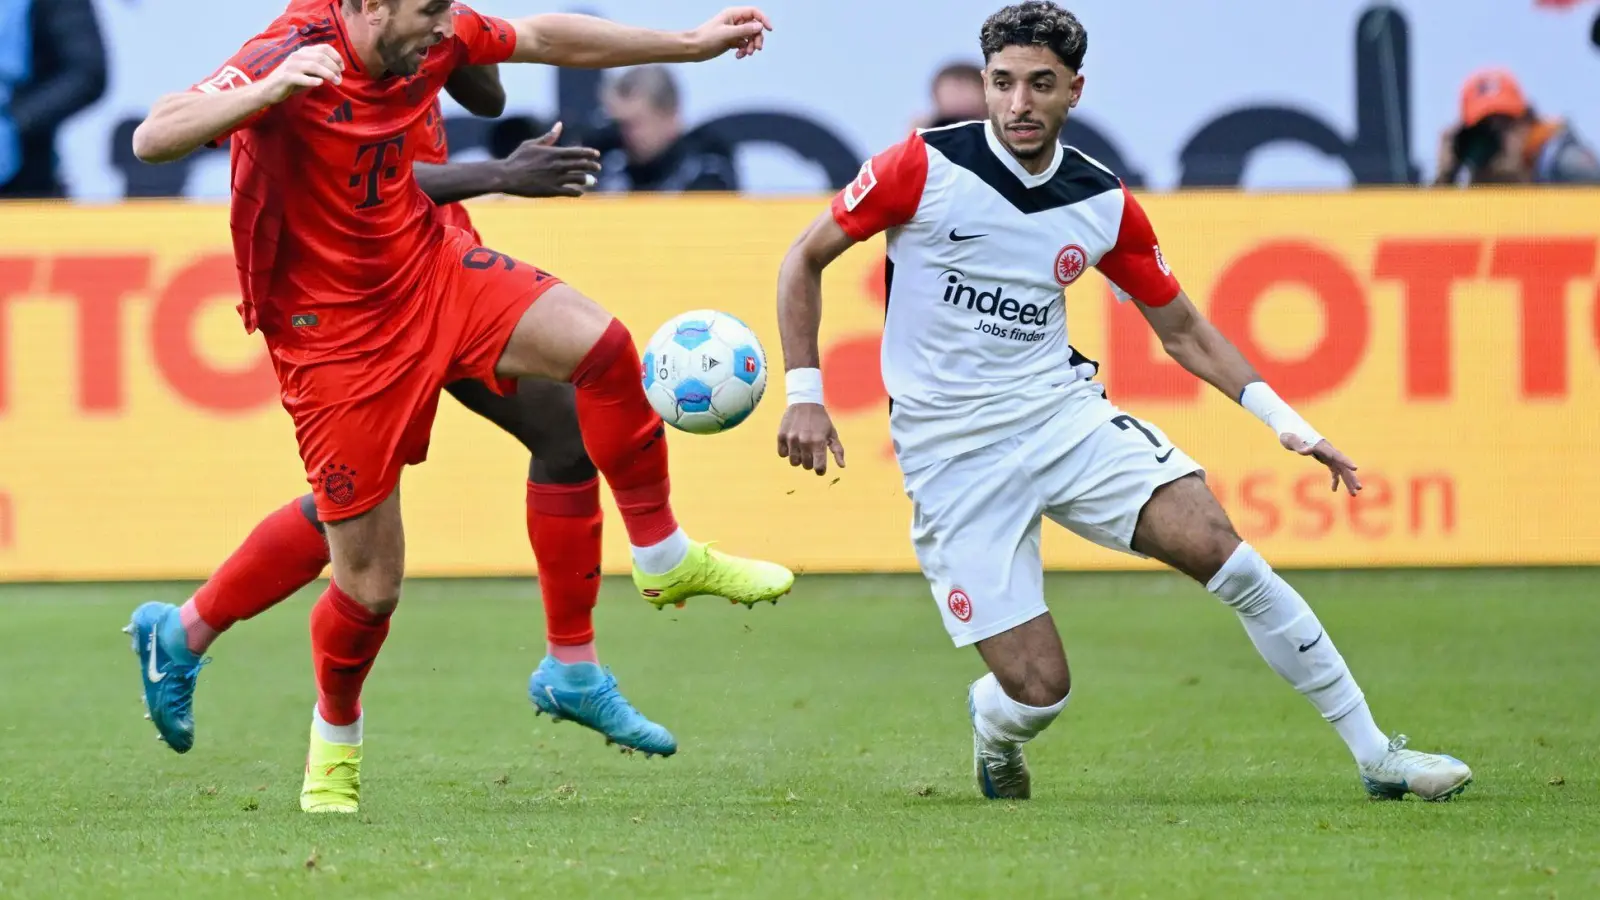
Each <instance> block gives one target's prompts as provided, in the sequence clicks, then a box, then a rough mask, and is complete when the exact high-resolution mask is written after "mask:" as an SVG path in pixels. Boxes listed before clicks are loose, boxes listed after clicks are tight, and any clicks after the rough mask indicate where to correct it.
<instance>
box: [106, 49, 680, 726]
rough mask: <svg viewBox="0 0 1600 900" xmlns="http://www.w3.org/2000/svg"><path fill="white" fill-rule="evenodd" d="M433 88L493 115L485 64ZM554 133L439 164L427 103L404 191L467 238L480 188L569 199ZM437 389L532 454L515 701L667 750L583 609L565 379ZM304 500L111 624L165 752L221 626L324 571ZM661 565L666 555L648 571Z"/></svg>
mask: <svg viewBox="0 0 1600 900" xmlns="http://www.w3.org/2000/svg"><path fill="white" fill-rule="evenodd" d="M445 90H446V91H447V92H448V93H449V94H450V95H451V96H452V97H453V98H455V99H456V101H457V102H459V103H460V104H461V105H462V106H463V107H465V108H466V109H467V110H468V111H469V112H472V113H473V114H475V115H480V116H487V117H492V116H497V115H499V114H500V113H501V112H502V111H503V110H504V108H505V99H506V98H505V90H504V88H503V87H501V85H500V80H499V77H498V72H497V71H496V67H493V66H489V67H466V68H461V69H458V70H457V71H456V72H455V73H454V74H453V75H452V76H451V77H450V80H449V81H448V82H447V83H446V85H445ZM559 137H560V124H559V123H558V124H557V126H556V128H555V129H552V131H551V132H550V133H549V134H547V135H545V136H544V137H541V138H538V139H534V140H529V141H526V142H524V143H523V144H522V145H521V146H519V147H518V148H516V149H515V150H514V151H512V153H511V154H510V155H509V156H508V157H507V158H505V159H503V160H492V161H486V162H470V163H451V162H449V143H448V139H447V137H446V134H445V130H444V119H443V113H442V110H440V109H439V107H438V104H437V102H435V106H434V110H433V112H432V113H430V114H429V115H428V116H427V117H426V118H425V119H424V120H423V122H422V123H421V126H420V127H419V128H418V130H417V132H416V136H415V139H416V141H417V146H418V151H417V161H416V176H417V184H418V186H419V187H421V188H422V191H423V193H425V194H427V195H428V197H429V199H431V200H433V201H434V202H435V203H436V204H438V205H439V214H440V216H441V218H443V219H444V221H445V222H446V223H447V224H450V225H454V226H456V227H458V228H461V229H462V230H464V231H469V232H472V233H473V235H474V240H478V238H477V232H476V230H475V228H474V227H473V225H472V219H471V217H470V216H469V215H468V213H467V210H466V208H465V207H464V206H462V205H461V203H460V201H461V200H465V199H470V198H471V197H477V196H482V195H485V194H491V193H506V194H510V195H514V196H519V197H576V196H582V194H583V192H584V188H585V182H584V179H585V178H592V177H593V174H594V173H595V172H597V171H598V170H599V161H598V160H599V154H598V152H596V151H594V150H590V149H588V148H578V147H557V146H554V144H555V142H556V140H558V139H559ZM445 389H446V390H447V391H448V392H449V393H450V394H451V395H452V396H454V397H455V398H456V399H457V400H458V401H459V402H460V403H461V404H462V405H464V406H466V407H467V408H468V409H470V410H472V411H473V412H475V413H477V414H478V415H480V416H483V417H484V418H486V419H488V420H489V421H491V422H493V423H494V424H496V425H498V426H499V427H500V428H501V429H503V430H505V431H506V432H507V433H508V434H510V435H512V436H513V437H515V438H516V439H517V440H518V441H520V442H521V443H522V444H523V446H524V447H526V448H527V449H528V451H529V452H530V453H531V454H532V456H533V460H532V462H531V464H530V465H529V473H528V483H527V491H526V498H527V528H528V540H529V543H530V544H531V546H532V548H533V553H534V558H535V560H536V561H537V563H538V570H539V588H540V595H541V598H542V600H543V606H544V613H545V637H546V643H547V646H548V648H549V649H548V655H547V656H546V658H545V659H544V661H543V662H542V663H541V664H540V666H539V667H538V669H537V670H536V671H535V672H534V673H533V675H532V676H531V677H530V679H529V697H530V698H531V700H532V702H533V703H534V704H535V706H536V708H537V710H538V711H540V712H545V713H549V714H550V715H551V716H553V717H558V718H560V719H570V720H572V721H575V722H578V723H580V724H583V725H585V726H587V727H590V728H593V729H595V730H596V731H598V732H600V733H601V734H603V735H604V736H605V737H606V738H607V739H608V740H609V741H612V742H614V743H617V744H619V745H621V746H623V747H625V748H627V749H630V750H637V751H641V752H644V753H646V754H655V753H662V754H671V753H673V752H675V751H676V749H677V741H676V739H675V738H674V737H673V736H672V733H671V732H670V731H668V730H667V729H666V728H664V727H662V726H660V725H658V724H656V723H654V722H651V721H650V720H649V719H647V718H645V717H644V716H643V715H641V714H639V713H638V711H637V710H635V709H633V707H632V705H631V704H629V703H628V702H627V701H626V699H625V698H622V697H621V696H620V692H619V691H618V689H617V686H616V680H615V678H613V677H612V676H611V675H610V674H609V673H607V672H605V671H604V670H602V669H601V667H600V665H599V657H598V654H597V651H596V648H595V635H594V619H593V612H594V606H595V601H596V599H597V598H598V595H599V590H600V579H599V568H600V559H601V532H602V516H601V511H600V485H599V479H598V478H597V477H596V472H595V468H594V464H593V463H592V462H590V460H589V457H588V455H587V454H586V453H585V452H584V449H583V438H582V435H581V433H580V431H579V427H578V417H577V410H576V405H575V397H574V393H575V391H574V390H573V387H572V385H570V384H565V383H560V382H554V381H545V380H541V379H533V378H529V379H523V380H521V381H520V382H518V385H517V390H516V393H515V394H514V395H513V396H502V395H500V394H498V393H496V392H495V391H493V390H491V389H489V388H488V387H487V386H485V385H484V384H483V383H482V382H478V381H472V380H465V381H458V382H454V383H452V384H450V385H447V386H446V388H445ZM315 500H316V498H315V496H314V495H311V494H307V495H305V496H303V497H301V498H299V499H298V500H296V501H292V502H290V503H288V504H287V505H285V506H284V507H282V508H280V509H278V510H276V511H274V512H273V513H272V514H271V515H269V516H267V517H266V518H265V519H263V520H262V521H261V522H260V523H259V524H258V525H257V526H256V527H255V528H254V529H252V530H251V532H250V534H249V536H248V537H247V538H246V539H245V542H244V544H243V545H241V546H240V547H239V548H238V549H237V550H235V551H234V552H233V553H232V554H230V555H229V557H228V558H227V560H226V561H225V562H224V563H223V564H222V565H221V566H220V567H219V568H218V569H217V570H216V572H215V573H214V574H213V575H212V577H211V578H210V579H209V580H207V581H206V583H205V584H203V585H201V587H200V589H199V590H198V591H196V592H195V594H194V596H192V597H191V598H190V599H189V600H188V602H186V603H184V605H183V606H182V607H181V608H179V607H177V606H174V605H172V604H170V603H158V602H157V603H148V604H145V605H143V606H142V607H140V609H138V610H136V611H135V612H134V616H133V623H132V624H130V625H129V626H128V627H127V629H125V630H126V631H127V632H128V633H130V634H134V635H135V636H136V641H135V646H136V649H140V650H141V651H142V653H141V658H140V660H139V672H140V677H141V681H142V682H143V686H144V690H145V693H146V695H147V696H146V707H147V709H148V711H149V712H148V718H150V719H152V720H153V723H154V724H155V726H156V730H157V733H158V734H159V735H160V737H161V739H162V740H163V741H164V742H165V743H166V744H167V746H169V747H170V748H172V749H173V750H174V751H176V752H178V753H186V752H188V751H189V750H190V749H191V748H192V747H193V745H194V730H195V723H194V715H193V696H194V690H195V684H196V681H197V679H198V677H199V670H200V668H201V657H202V656H203V655H204V654H205V653H206V651H207V650H209V649H210V647H211V645H212V643H213V642H214V641H215V640H216V639H217V637H218V636H219V635H220V634H221V633H222V632H224V631H227V630H228V629H229V628H231V627H232V626H233V625H234V624H235V623H237V622H240V621H244V620H247V619H251V618H254V617H255V616H257V615H260V614H261V613H263V612H265V611H266V610H268V609H270V608H272V607H273V606H276V605H277V604H279V603H281V602H283V601H284V600H286V599H288V598H289V597H290V596H292V595H293V594H294V593H295V592H296V591H298V590H300V589H301V588H303V587H305V586H306V585H308V584H310V583H311V582H312V581H314V580H316V579H317V577H319V576H320V575H321V574H322V571H323V569H324V568H326V567H327V565H328V545H327V541H326V539H325V538H324V537H323V526H322V523H321V522H320V521H319V520H318V518H317V511H316V502H315ZM671 563H672V561H671V560H670V559H669V560H667V561H665V562H664V563H662V564H661V565H663V566H667V567H670V565H671ZM180 631H181V634H180V633H179V632H180ZM151 632H156V633H163V632H170V633H171V638H170V640H168V641H167V642H166V643H168V644H170V650H167V651H165V652H163V651H162V649H161V645H160V642H158V643H157V645H156V646H155V647H154V648H153V649H152V646H151V643H150V641H149V635H150V633H151ZM151 654H154V655H156V656H157V657H158V659H157V662H156V666H155V667H154V671H155V680H151V677H150V674H149V673H150V671H151V667H150V664H149V660H148V659H147V658H146V657H147V656H149V655H151ZM613 695H615V697H614V699H610V700H608V699H607V698H608V697H612V696H613Z"/></svg>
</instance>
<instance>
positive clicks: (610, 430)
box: [572, 319, 678, 547]
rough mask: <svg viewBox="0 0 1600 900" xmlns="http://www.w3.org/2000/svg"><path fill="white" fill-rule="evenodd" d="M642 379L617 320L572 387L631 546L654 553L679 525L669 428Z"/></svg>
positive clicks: (586, 439) (587, 440)
mask: <svg viewBox="0 0 1600 900" xmlns="http://www.w3.org/2000/svg"><path fill="white" fill-rule="evenodd" d="M639 373H640V363H639V351H638V350H637V349H635V348H634V346H633V337H632V336H631V335H629V334H628V329H627V328H626V327H625V326H624V325H623V324H622V323H621V322H618V321H616V320H615V319H613V320H612V322H611V325H610V327H608V328H607V329H606V332H605V334H604V335H602V336H601V337H600V340H599V341H597V342H596V343H595V345H594V347H593V348H591V349H590V350H589V354H588V355H587V356H585V357H584V359H583V362H581V363H579V364H578V368H577V370H576V371H574V372H573V373H572V383H573V384H574V385H576V386H577V388H578V423H579V425H580V427H581V428H582V429H583V446H584V448H585V449H586V450H588V451H589V458H590V459H591V460H593V461H594V464H595V468H597V469H599V470H600V474H602V475H604V476H605V478H606V483H607V484H609V485H611V493H612V495H613V496H614V497H615V498H616V500H617V510H618V511H619V512H621V513H622V524H623V525H624V527H626V528H627V529H628V542H629V543H631V544H632V545H633V546H635V547H652V546H655V545H656V544H659V543H661V542H662V541H664V540H666V539H667V538H669V537H671V536H672V535H673V534H675V533H676V532H677V530H678V521H677V519H675V518H673V516H672V506H671V504H670V503H669V501H668V498H669V496H670V490H669V488H668V485H667V474H668V473H667V440H666V436H667V435H666V426H665V425H663V424H662V422H661V417H660V416H658V415H656V413H655V410H653V409H651V408H650V401H648V400H646V399H645V396H644V382H643V379H642V378H641V377H640V374H639Z"/></svg>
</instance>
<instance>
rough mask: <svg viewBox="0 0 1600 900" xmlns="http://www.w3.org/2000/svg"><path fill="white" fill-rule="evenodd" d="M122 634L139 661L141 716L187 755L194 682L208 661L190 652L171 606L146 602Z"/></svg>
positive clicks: (191, 733)
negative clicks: (142, 687)
mask: <svg viewBox="0 0 1600 900" xmlns="http://www.w3.org/2000/svg"><path fill="white" fill-rule="evenodd" d="M122 631H123V633H124V634H129V635H132V636H133V652H134V653H135V654H137V655H138V657H139V678H140V680H141V681H142V682H143V683H144V706H145V714H146V715H147V716H148V717H149V719H150V721H152V722H154V723H155V726H156V732H157V734H159V736H160V738H161V740H162V741H164V742H166V745H167V746H168V747H171V748H172V749H173V750H175V751H177V752H178V753H187V752H189V748H190V747H193V746H194V686H195V681H196V679H197V678H198V677H199V675H200V668H201V667H202V666H204V665H205V664H206V663H207V662H209V660H204V659H201V658H200V657H198V656H196V655H195V654H194V653H193V652H191V651H190V650H189V639H188V636H187V635H186V634H185V633H184V630H183V620H182V618H181V617H180V616H179V614H178V608H177V607H176V606H173V605H172V604H170V603H146V604H144V605H143V606H141V607H139V608H138V609H136V610H134V611H133V620H132V621H131V622H129V623H128V627H126V628H124V629H122Z"/></svg>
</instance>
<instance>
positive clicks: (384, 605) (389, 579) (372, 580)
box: [337, 565, 403, 616]
mask: <svg viewBox="0 0 1600 900" xmlns="http://www.w3.org/2000/svg"><path fill="white" fill-rule="evenodd" d="M402 576H403V570H402V569H401V568H400V567H399V566H392V565H371V566H367V567H365V568H355V567H348V566H347V567H344V571H343V572H341V573H340V574H339V575H338V576H337V577H338V582H339V589H340V590H342V591H344V592H345V594H346V596H348V597H349V598H350V599H351V600H354V601H356V602H357V603H359V604H361V605H362V607H364V608H365V609H366V610H367V611H368V612H371V613H372V614H373V615H379V616H387V615H389V614H391V613H393V612H394V610H395V607H397V606H399V605H400V583H401V580H402Z"/></svg>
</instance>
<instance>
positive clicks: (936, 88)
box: [918, 63, 989, 128]
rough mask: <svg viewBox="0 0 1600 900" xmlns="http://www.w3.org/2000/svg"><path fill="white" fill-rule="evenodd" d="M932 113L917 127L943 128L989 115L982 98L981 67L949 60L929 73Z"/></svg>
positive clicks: (986, 105)
mask: <svg viewBox="0 0 1600 900" xmlns="http://www.w3.org/2000/svg"><path fill="white" fill-rule="evenodd" d="M929 91H930V93H931V94H932V96H933V112H931V113H929V114H928V115H927V116H926V117H924V118H923V120H922V121H921V122H920V123H918V127H921V128H943V127H944V126H946V125H954V124H955V123H957V122H971V121H974V120H981V119H986V118H988V117H989V107H988V104H987V103H985V102H984V98H983V69H981V68H979V67H977V66H974V65H971V64H968V63H951V64H950V65H947V66H945V67H944V68H942V69H940V70H939V71H938V72H937V73H935V74H934V76H933V84H932V86H931V87H930V88H929Z"/></svg>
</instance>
